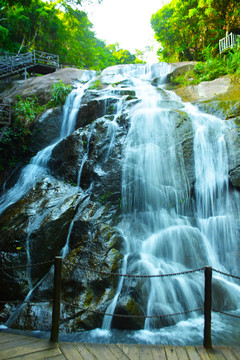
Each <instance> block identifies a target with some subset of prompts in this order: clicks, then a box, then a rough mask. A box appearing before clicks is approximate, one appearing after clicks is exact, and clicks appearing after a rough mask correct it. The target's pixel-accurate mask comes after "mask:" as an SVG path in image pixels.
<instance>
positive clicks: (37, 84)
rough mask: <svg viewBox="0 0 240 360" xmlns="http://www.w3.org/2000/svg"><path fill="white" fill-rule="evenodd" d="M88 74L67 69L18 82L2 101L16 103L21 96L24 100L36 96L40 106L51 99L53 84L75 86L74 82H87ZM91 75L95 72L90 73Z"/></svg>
mask: <svg viewBox="0 0 240 360" xmlns="http://www.w3.org/2000/svg"><path fill="white" fill-rule="evenodd" d="M86 72H88V71H87V70H81V69H75V68H65V69H59V70H57V71H56V72H54V73H51V74H48V75H44V76H38V77H33V78H30V79H27V80H21V81H17V82H14V83H13V84H12V85H11V86H10V87H8V88H7V89H6V90H5V91H3V92H2V93H1V94H0V99H4V102H15V100H16V98H17V96H21V97H22V98H23V99H26V98H27V97H30V96H36V97H37V99H38V101H39V103H40V104H46V103H48V101H49V100H50V98H51V93H52V85H53V84H55V83H57V82H58V81H59V80H62V82H63V83H65V84H69V85H73V84H74V82H76V81H80V80H82V79H83V80H84V81H86V80H87V77H86V76H85V73H86ZM89 73H93V72H92V71H89Z"/></svg>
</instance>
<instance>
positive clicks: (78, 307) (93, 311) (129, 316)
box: [61, 301, 203, 319]
mask: <svg viewBox="0 0 240 360" xmlns="http://www.w3.org/2000/svg"><path fill="white" fill-rule="evenodd" d="M61 303H62V304H64V305H67V306H72V307H74V308H77V309H80V310H81V311H84V312H86V311H90V312H92V313H95V314H99V315H107V316H115V317H120V318H134V319H136V318H139V319H141V318H144V319H146V318H150V319H153V318H162V317H167V316H177V315H184V314H189V313H191V312H195V311H200V310H203V308H198V309H194V310H186V311H182V312H178V313H174V314H164V315H122V314H108V313H106V312H103V311H98V310H93V309H84V308H81V306H78V305H74V304H69V303H67V302H65V301H61Z"/></svg>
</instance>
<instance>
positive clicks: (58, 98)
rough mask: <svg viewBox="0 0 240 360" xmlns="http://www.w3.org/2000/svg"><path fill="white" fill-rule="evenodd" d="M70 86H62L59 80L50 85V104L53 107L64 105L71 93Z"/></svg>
mask: <svg viewBox="0 0 240 360" xmlns="http://www.w3.org/2000/svg"><path fill="white" fill-rule="evenodd" d="M71 90H72V88H71V85H67V84H64V83H63V82H62V80H61V79H60V80H59V81H58V82H57V83H55V84H53V85H52V97H51V103H52V105H54V106H59V105H64V103H65V101H66V98H67V96H68V94H69V93H70V92H71Z"/></svg>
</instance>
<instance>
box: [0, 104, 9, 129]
mask: <svg viewBox="0 0 240 360" xmlns="http://www.w3.org/2000/svg"><path fill="white" fill-rule="evenodd" d="M10 124H11V105H10V104H3V103H0V126H2V125H10Z"/></svg>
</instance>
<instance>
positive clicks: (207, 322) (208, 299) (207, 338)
mask: <svg viewBox="0 0 240 360" xmlns="http://www.w3.org/2000/svg"><path fill="white" fill-rule="evenodd" d="M211 310H212V268H211V267H210V266H206V267H205V294H204V339H203V346H204V347H205V348H207V349H211V348H212V337H211Z"/></svg>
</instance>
